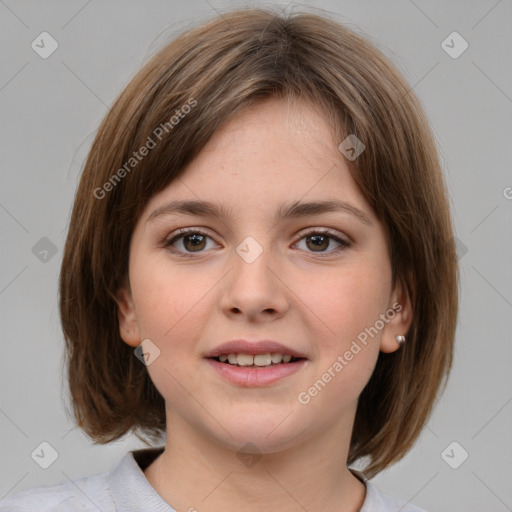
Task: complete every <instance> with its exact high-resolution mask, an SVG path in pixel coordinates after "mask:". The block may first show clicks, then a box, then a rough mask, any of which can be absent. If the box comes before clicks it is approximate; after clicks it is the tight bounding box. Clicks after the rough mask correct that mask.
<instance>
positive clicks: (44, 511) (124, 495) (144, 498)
mask: <svg viewBox="0 0 512 512" xmlns="http://www.w3.org/2000/svg"><path fill="white" fill-rule="evenodd" d="M163 449H164V448H163V447H156V448H144V449H140V450H132V451H130V452H128V453H127V454H126V455H125V456H124V457H123V458H122V459H121V460H120V461H119V463H118V464H117V466H116V467H115V468H114V469H113V470H111V471H107V472H105V473H101V474H98V475H93V476H85V477H82V478H77V479H75V480H73V481H72V482H71V481H67V482H64V483H61V484H56V485H51V486H44V487H34V488H32V489H26V490H24V491H20V492H18V493H15V494H13V495H11V496H9V497H7V498H5V499H3V500H2V501H0V512H176V511H175V510H174V509H173V508H172V507H171V506H170V505H169V504H168V503H167V502H166V501H164V500H163V498H162V497H161V496H160V495H159V494H158V493H157V492H156V490H155V489H154V488H153V487H152V486H151V484H150V483H149V482H148V480H147V479H146V476H145V475H144V473H143V470H144V469H145V468H146V467H148V466H149V464H151V462H153V460H154V459H156V457H158V455H160V453H162V451H163ZM365 485H366V498H365V500H364V503H363V507H362V508H361V510H360V512H425V511H424V510H421V509H419V508H418V507H415V506H414V505H409V504H407V503H406V502H404V501H401V500H397V499H394V498H391V497H389V496H386V495H384V494H381V493H380V492H379V491H378V490H377V488H376V487H375V486H373V485H372V484H371V483H370V482H368V481H366V482H365ZM198 506H199V505H198ZM192 507H193V504H191V508H192ZM192 510H193V508H192Z"/></svg>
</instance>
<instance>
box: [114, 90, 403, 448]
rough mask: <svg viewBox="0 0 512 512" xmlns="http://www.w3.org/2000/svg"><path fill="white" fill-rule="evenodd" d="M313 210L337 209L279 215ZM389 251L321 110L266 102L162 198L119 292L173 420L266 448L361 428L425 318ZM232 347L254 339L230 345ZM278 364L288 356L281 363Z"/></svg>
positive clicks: (126, 320)
mask: <svg viewBox="0 0 512 512" xmlns="http://www.w3.org/2000/svg"><path fill="white" fill-rule="evenodd" d="M177 201H200V202H208V203H211V205H213V206H214V207H216V208H217V209H218V212H217V213H216V214H212V213H211V212H209V211H208V210H207V209H202V210H198V209H197V208H196V210H193V209H192V210H191V209H190V208H182V209H175V208H172V207H171V205H170V203H171V202H174V204H176V203H175V202H177ZM327 201H332V202H334V201H336V202H338V207H337V208H336V209H331V210H329V209H327V208H325V203H326V202H327ZM309 203H322V204H324V207H323V208H321V207H317V208H314V207H309V208H302V209H300V208H299V209H296V210H295V212H294V211H291V212H290V211H288V213H290V215H281V216H279V215H278V214H279V213H286V211H287V210H289V207H291V206H293V205H295V206H297V205H299V206H300V205H306V204H309ZM183 230H186V232H183ZM388 253H389V248H388V245H387V241H386V237H385V232H384V228H383V226H382V224H381V223H380V222H379V220H378V219H377V217H376V216H375V214H374V212H373V211H372V210H371V208H370V207H369V205H368V204H367V202H366V201H365V199H364V197H363V195H362V194H361V192H360V191H359V189H358V187H357V186H356V184H355V182H354V180H353V179H352V177H351V175H350V173H349V170H348V168H347V165H346V162H345V160H344V156H343V155H342V154H341V152H340V151H339V149H338V143H337V142H336V141H334V140H333V139H332V135H331V130H330V128H329V126H328V124H327V122H326V120H325V119H324V117H323V116H322V114H321V113H320V112H319V111H318V110H317V109H315V108H314V107H312V106H311V105H308V104H305V103H301V104H299V105H297V106H295V107H288V106H287V105H286V103H285V102H283V101H281V100H278V99H270V100H266V101H265V102H263V103H259V104H258V105H257V106H255V107H253V108H251V109H250V110H247V111H245V112H244V113H243V114H242V115H240V116H238V117H237V118H236V119H234V120H232V121H230V122H228V123H227V124H225V125H224V126H223V127H222V128H220V129H219V130H218V131H217V132H216V133H215V134H214V136H213V137H212V138H211V139H210V141H209V142H208V144H207V145H206V146H205V147H204V148H203V150H202V151H201V152H200V154H199V155H198V156H197V157H196V158H195V160H193V161H192V162H191V163H190V164H189V165H188V167H187V168H186V169H185V170H184V173H183V174H182V175H181V176H180V177H179V178H178V179H176V180H174V181H173V182H172V183H171V184H170V185H169V186H168V187H167V188H166V189H164V190H163V191H162V192H161V193H159V194H157V195H156V196H154V197H153V198H152V199H151V200H150V202H149V203H148V204H147V207H146V209H145V211H144V212H143V214H142V216H141V217H140V219H139V220H138V223H137V225H136V227H135V230H134V232H133V236H132V240H131V246H130V264H129V282H130V287H129V289H128V288H123V289H121V290H120V291H119V294H118V298H119V321H120V328H121V336H122V337H123V339H124V341H125V342H126V343H128V344H129V345H131V346H132V347H137V346H138V345H140V344H141V342H142V341H143V340H150V343H149V344H148V342H147V341H144V344H143V347H146V349H147V351H148V352H150V353H152V354H153V356H150V364H149V365H148V366H147V370H148V372H149V374H150V376H151V379H152V381H153V382H154V384H155V386H156V387H157V389H158V390H159V392H160V393H161V394H162V396H163V397H164V399H165V402H166V412H167V421H168V425H169V422H171V421H172V422H173V423H174V424H180V425H184V426H185V428H189V429H192V430H193V431H194V432H195V433H197V434H198V435H201V436H203V437H204V438H205V439H210V440H212V441H214V442H215V443H220V444H222V445H224V446H226V447H232V448H233V449H239V448H240V447H241V446H243V445H244V444H246V443H247V442H251V443H252V444H254V445H256V446H257V447H258V449H259V450H260V451H261V452H266V453H271V452H276V451H279V450H282V449H285V448H289V447H291V446H293V445H294V444H296V443H299V442H301V441H306V440H308V439H318V438H319V437H321V436H322V435H324V434H325V433H327V432H329V431H335V430H337V429H338V428H339V429H343V428H344V429H347V428H351V425H352V423H353V419H354V414H355V410H356V406H357V400H358V396H359V395H360V393H361V391H362V390H363V388H364V386H365V385H366V383H367V382H368V379H369V378H370V376H371V373H372V371H373V368H374V366H375V363H376V360H377V357H378V354H379V351H384V352H392V351H394V350H396V349H397V348H398V344H397V342H396V341H395V336H396V335H401V334H405V333H406V331H407V328H408V326H409V324H410V305H409V302H408V300H407V297H406V296H404V294H403V293H402V292H401V290H400V289H392V287H391V266H390V260H389V254H388ZM398 303H399V304H400V305H397V304H398ZM232 340H245V341H246V344H245V345H244V344H239V345H232V346H225V347H222V345H223V344H225V343H226V342H230V341H232ZM262 340H270V341H272V342H275V343H278V344H280V345H282V347H281V346H275V345H271V344H268V343H267V344H265V343H264V342H262ZM158 351H159V353H158ZM235 352H236V353H238V354H239V355H238V356H233V355H231V359H228V361H227V362H221V360H223V359H225V357H228V355H229V354H230V353H231V354H233V353H235ZM251 352H252V353H251ZM279 353H283V354H285V356H286V354H287V353H288V354H287V355H288V356H290V355H292V356H293V355H295V356H294V358H293V359H291V360H290V362H289V363H286V362H285V361H286V360H287V357H283V358H282V359H280V358H279V356H275V354H279ZM240 354H241V355H240ZM266 354H267V355H266ZM268 354H270V355H268ZM272 354H274V357H275V361H279V360H281V361H282V362H276V363H272V364H271V365H268V363H269V362H270V361H269V358H270V359H271V358H272ZM155 355H157V357H154V356H155ZM214 355H217V356H219V359H212V358H210V356H212V357H213V356H214ZM221 356H222V357H221ZM251 356H252V357H254V356H257V357H254V359H252V358H251ZM258 356H259V357H258ZM295 359H297V360H295ZM230 360H231V361H232V362H233V363H234V364H230V362H229V361H230ZM260 364H263V365H264V366H258V365H260ZM245 365H247V366H245ZM168 435H169V432H168Z"/></svg>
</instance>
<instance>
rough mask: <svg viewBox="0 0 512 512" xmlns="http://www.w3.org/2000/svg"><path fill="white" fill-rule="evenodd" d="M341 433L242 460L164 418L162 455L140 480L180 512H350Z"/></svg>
mask: <svg viewBox="0 0 512 512" xmlns="http://www.w3.org/2000/svg"><path fill="white" fill-rule="evenodd" d="M349 426H351V422H350V425H349ZM346 427H347V425H344V424H343V423H342V422H338V423H337V424H334V425H332V426H331V427H330V428H329V429H327V430H326V431H323V432H322V435H321V436H319V435H315V436H312V437H311V438H309V439H304V440H302V442H296V443H295V444H294V445H293V447H290V448H287V449H284V450H281V451H278V452H273V453H264V454H260V453H252V454H249V453H245V454H243V453H240V452H237V450H234V449H232V448H230V447H226V446H223V445H221V444H220V443H219V441H217V440H215V439H212V438H211V437H209V436H207V435H205V433H204V432H200V431H198V430H194V429H191V427H190V424H188V423H185V422H183V420H182V419H181V418H180V417H179V416H178V415H173V414H172V413H171V412H170V411H167V439H166V445H165V450H164V452H163V453H162V454H161V455H160V456H159V457H158V458H157V459H156V460H155V461H154V462H153V463H152V464H150V465H149V466H148V467H147V468H146V469H145V470H144V474H145V476H146V478H147V479H148V481H149V483H150V484H151V485H152V486H153V488H154V489H155V490H156V491H157V492H158V493H159V494H160V496H161V497H162V498H163V499H164V500H165V501H166V502H167V503H169V504H170V505H171V506H172V507H173V508H174V509H176V510H177V511H180V512H181V511H183V512H185V511H190V512H193V511H200V510H209V511H210V512H221V511H222V512H231V511H239V510H244V511H247V512H260V511H261V510H279V511H280V512H298V511H301V512H303V511H304V510H307V511H308V512H314V511H322V512H331V511H332V512H335V511H339V510H344V511H346V512H357V511H359V510H360V508H361V507H362V505H363V501H364V497H365V486H364V484H363V483H362V482H361V481H359V480H358V479H357V478H356V477H355V476H354V475H353V474H352V473H351V472H350V471H349V470H348V469H347V467H346V460H347V455H348V446H349V442H350V434H351V428H348V429H347V428H346Z"/></svg>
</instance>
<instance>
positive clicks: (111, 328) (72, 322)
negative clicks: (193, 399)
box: [60, 9, 458, 477]
mask: <svg viewBox="0 0 512 512" xmlns="http://www.w3.org/2000/svg"><path fill="white" fill-rule="evenodd" d="M269 97H279V98H282V99H285V100H288V101H303V100H306V99H307V100H310V101H312V102H313V103H314V104H315V105H317V106H318V107H320V108H321V109H322V112H323V113H324V114H325V116H326V118H327V119H328V120H329V122H330V124H331V125H332V129H333V135H334V137H335V140H337V141H339V142H341V141H342V140H344V139H345V138H346V137H347V136H348V135H349V134H354V135H356V136H357V138H358V139H360V140H361V141H362V142H363V143H364V145H365V146H366V149H365V151H363V153H362V154H361V155H360V156H359V157H358V158H357V159H356V160H354V161H352V162H348V161H347V164H348V165H349V168H350V171H351V173H352V175H353V178H354V179H355V181H356V183H357V184H358V186H359V187H360V189H361V190H362V192H363V194H364V196H365V198H366V200H367V201H368V203H369V205H370V206H371V207H372V208H373V209H374V211H375V212H376V214H377V216H378V217H379V218H380V219H381V221H382V222H383V225H384V226H385V228H386V232H387V237H388V241H389V247H390V259H391V264H392V269H393V284H396V283H400V284H402V285H403V286H405V288H406V289H407V290H408V292H409V295H410V297H411V302H412V306H413V312H414V314H413V321H412V325H411V328H410V330H409V332H408V333H407V334H408V335H407V344H406V346H405V347H403V348H402V349H401V350H398V351H396V352H393V353H390V354H384V353H380V354H379V358H378V361H377V365H376V368H375V371H374V373H373V375H372V377H371V378H370V381H369V382H368V384H367V386H366V387H365V389H364V390H363V392H362V394H361V396H360V399H359V405H358V409H357V413H356V418H355V423H354V429H353V434H352V440H351V446H350V452H349V458H348V461H347V462H348V464H352V463H353V462H355V461H356V460H358V459H360V458H362V457H367V458H368V460H369V465H368V466H367V468H366V470H365V474H366V475H367V476H368V477H371V476H373V475H374V474H376V473H378V472H379V471H381V470H382V469H384V468H385V467H386V466H388V465H390V464H392V463H394V462H396V461H397V460H399V459H400V458H401V457H403V456H404V455H405V453H406V452H407V451H408V450H409V449H410V448H411V446H412V445H413V443H414V442H415V441H416V439H417V437H418V435H419V433H420V431H421V429H422V427H423V426H424V424H425V423H426V421H427V419H428V417H429V415H430V412H431V410H432V407H433V405H434V402H435V399H436V397H437V395H438V391H439V389H440V388H441V387H442V385H443V384H445V383H446V377H447V375H448V372H449V369H450V366H451V362H452V349H453V342H454V337H455V325H456V317H457V307H458V306H457V304H458V289H457V288H458V287H457V277H458V276H457V258H456V252H455V244H454V238H453V233H452V226H451V219H450V212H449V205H448V200H447V197H446V192H445V186H444V182H443V177H442V173H441V169H440V165H439V160H438V154H437V150H436V145H435V142H434V139H433V136H432V133H431V131H430V128H429V125H428V122H427V120H426V117H425V114H424V113H423V110H422V107H421V105H420V103H419V101H418V99H417V98H416V97H415V95H414V94H413V92H412V91H411V88H410V87H409V86H408V85H407V83H406V82H405V80H404V79H403V78H402V76H401V75H400V74H399V72H398V71H397V70H396V69H395V68H394V66H393V65H392V64H391V63H390V61H389V60H388V59H387V58H386V57H385V56H384V55H383V54H382V53H381V52H380V51H379V50H377V49H376V48H375V47H374V46H373V45H372V44H370V43H369V42H367V41H366V40H365V39H364V38H362V37H360V36H358V35H357V34H355V33H354V32H353V31H351V30H349V29H347V28H346V27H344V26H343V25H341V24H339V23H337V22H336V21H333V20H330V19H328V18H325V17H324V16H319V15H316V14H312V13H305V12H303V13H295V14H290V15H280V14H276V13H275V12H273V11H272V10H269V9H244V10H239V11H232V12H228V13H224V14H223V15H222V16H221V17H219V18H216V19H214V20H210V21H208V22H207V23H205V24H203V25H201V26H199V27H196V28H194V29H193V30H189V31H187V32H185V33H184V34H182V35H181V36H179V37H177V38H176V39H175V40H174V41H172V42H171V43H170V44H168V45H167V46H165V47H164V48H163V49H162V50H161V51H159V52H158V53H157V54H156V55H155V56H154V57H152V58H151V60H150V61H149V62H148V63H147V64H146V65H145V66H144V67H143V68H142V69H141V71H139V72H138V74H137V75H136V76H135V77H134V78H133V79H132V80H131V82H130V83H129V84H128V85H127V87H126V88H125V90H124V91H123V92H122V94H121V95H120V96H119V98H118V99H117V100H116V102H115V103H114V105H113V106H112V108H111V110H110V111H109V113H108V114H107V116H106V117H105V119H104V120H103V122H102V124H101V126H100V128H99V130H98V133H97V135H96V138H95V140H94V142H93V144H92V147H91V150H90V152H89V155H88V158H87V161H86V164H85V167H84V169H83V173H82V176H81V180H80V184H79V186H78V190H77V193H76V197H75V202H74V206H73V212H72V217H71V223H70V227H69V232H68V236H67V240H66V245H65V250H64V256H63V262H62V269H61V275H60V315H61V321H62V326H63V331H64V335H65V340H66V349H67V350H66V355H67V357H66V364H67V368H68V380H69V387H70V392H71V398H72V403H73V410H74V416H75V419H76V421H77V424H78V426H79V427H81V428H82V429H83V430H84V431H85V432H86V433H87V434H88V435H89V436H90V437H91V438H92V439H93V440H94V442H95V443H108V442H110V441H113V440H115V439H118V438H120V437H121V436H122V435H124V434H125V433H127V432H128V431H130V430H132V431H133V432H134V433H135V434H136V435H137V436H138V437H139V438H140V439H141V440H143V441H145V442H147V441H146V439H149V440H151V441H153V442H154V441H155V440H156V439H157V438H158V437H159V436H161V435H162V433H163V432H165V428H166V425H165V408H164V406H165V404H164V399H163V397H162V396H161V395H160V393H159V392H158V391H157V390H156V388H155V386H154V385H153V383H152V381H151V379H150V377H149V375H148V372H147V369H146V367H145V366H144V365H143V364H141V362H140V361H139V360H138V359H137V358H136V357H134V353H133V348H131V347H130V346H128V345H127V344H126V343H124V342H123V340H122V339H121V337H120V334H119V323H118V317H117V303H116V292H117V290H118V289H119V288H120V286H121V285H122V284H123V283H124V282H125V280H126V279H127V276H128V258H129V244H130V239H131V234H132V232H133V229H134V226H135V224H136V222H137V220H138V218H139V216H140V214H141V212H142V211H143V209H144V207H145V205H146V204H147V202H148V200H149V199H150V198H151V197H152V196H154V195H155V194H156V193H158V192H160V191H161V190H162V189H164V188H165V187H166V186H167V185H168V184H169V183H170V182H172V181H173V180H174V179H175V178H176V177H177V176H179V174H180V172H181V171H182V170H183V168H184V167H185V165H186V164H187V163H188V162H190V161H191V160H192V159H193V158H194V156H195V155H197V153H198V152H199V151H201V148H202V147H203V146H204V145H205V144H206V142H207V141H208V139H209V137H210V136H211V135H212V134H213V133H214V132H215V130H216V129H218V128H219V127H220V126H221V125H222V124H223V123H224V122H225V121H227V120H228V119H230V118H232V117H233V116H235V115H236V114H237V113H240V112H242V111H243V110H244V109H246V108H248V107H249V106H251V105H253V104H254V103H255V102H257V101H259V100H262V99H264V98H269ZM187 104H188V105H189V106H191V105H193V108H188V110H187V109H186V108H185V107H184V105H187ZM184 112H187V113H186V114H185V113H184ZM173 116H174V121H170V119H171V118H173ZM158 127H160V132H162V133H163V130H164V128H167V130H164V131H165V137H162V138H161V139H160V138H159V139H158V141H157V140H156V139H157V138H158V137H157V136H156V135H155V130H156V129H157V128H158ZM160 132H158V131H156V133H159V134H160ZM150 139H151V140H152V141H153V142H154V143H155V146H154V149H153V148H151V150H150V151H146V152H144V153H145V156H144V157H143V158H141V159H140V160H139V159H138V158H137V159H136V158H135V157H134V152H136V151H138V150H139V149H140V148H142V147H143V146H146V147H149V146H150V142H149V140H150ZM140 153H141V154H142V151H140ZM340 158H343V157H342V156H341V153H340ZM122 169H124V171H122Z"/></svg>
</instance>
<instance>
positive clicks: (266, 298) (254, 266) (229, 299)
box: [222, 236, 287, 316]
mask: <svg viewBox="0 0 512 512" xmlns="http://www.w3.org/2000/svg"><path fill="white" fill-rule="evenodd" d="M259 238H260V240H261V242H262V243H260V242H259V241H258V240H257V239H256V237H255V236H247V237H246V238H245V239H243V240H242V242H240V243H239V244H238V246H236V248H235V253H234V254H233V269H232V272H230V277H229V279H228V281H229V285H228V287H227V289H226V290H225V293H224V297H223V300H222V306H223V309H224V310H225V311H226V312H228V311H229V312H233V311H234V310H236V311H237V312H239V313H243V314H246V315H248V316H255V315H258V314H259V313H262V312H265V311H266V312H269V311H271V312H274V313H275V314H276V313H283V312H284V311H285V310H286V308H287V301H286V296H285V291H284V290H283V285H282V283H281V282H280V280H279V279H278V278H277V272H276V270H275V269H274V268H273V267H275V263H276V262H275V261H274V258H272V255H273V253H274V251H273V250H272V249H271V248H270V246H269V245H268V244H269V243H270V242H269V238H268V237H266V238H265V240H262V238H263V237H262V236H260V237H259Z"/></svg>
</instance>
